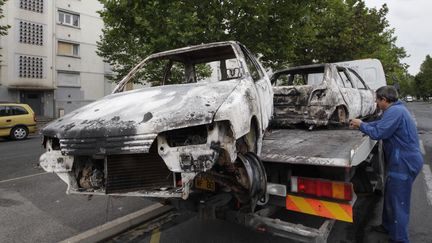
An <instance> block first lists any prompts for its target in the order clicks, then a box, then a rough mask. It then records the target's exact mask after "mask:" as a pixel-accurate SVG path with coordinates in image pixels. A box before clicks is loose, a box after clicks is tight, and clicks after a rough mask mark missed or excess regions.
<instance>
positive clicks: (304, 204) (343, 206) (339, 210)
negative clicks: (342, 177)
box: [285, 194, 355, 223]
mask: <svg viewBox="0 0 432 243" xmlns="http://www.w3.org/2000/svg"><path fill="white" fill-rule="evenodd" d="M354 202H355V197H354V199H353V200H351V201H350V202H347V203H342V202H333V201H326V200H319V199H313V198H308V197H301V196H297V195H290V194H288V195H287V196H286V205H285V206H286V209H288V210H291V211H296V212H300V213H305V214H310V215H315V216H320V217H325V218H330V219H337V220H341V221H346V222H350V223H352V222H353V205H354Z"/></svg>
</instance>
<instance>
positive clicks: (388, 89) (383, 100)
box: [376, 85, 398, 110]
mask: <svg viewBox="0 0 432 243" xmlns="http://www.w3.org/2000/svg"><path fill="white" fill-rule="evenodd" d="M397 100H398V92H397V90H396V88H395V87H393V86H390V85H387V86H382V87H381V88H379V89H377V91H376V103H377V105H378V107H379V108H380V109H381V110H386V109H387V108H388V107H389V106H390V105H391V104H392V103H393V102H396V101H397Z"/></svg>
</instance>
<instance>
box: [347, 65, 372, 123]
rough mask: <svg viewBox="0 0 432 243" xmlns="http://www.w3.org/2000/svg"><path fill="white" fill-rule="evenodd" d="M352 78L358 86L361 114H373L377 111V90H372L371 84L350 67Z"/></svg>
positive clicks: (362, 115) (364, 115)
mask: <svg viewBox="0 0 432 243" xmlns="http://www.w3.org/2000/svg"><path fill="white" fill-rule="evenodd" d="M348 72H349V75H350V78H351V80H352V81H353V83H354V85H355V86H356V88H357V90H358V92H359V94H360V98H361V106H360V116H361V117H366V116H369V115H372V114H373V113H374V112H375V108H376V106H375V92H374V91H372V90H371V89H370V88H369V86H368V85H367V84H366V83H365V81H363V79H362V78H361V77H360V75H358V74H357V73H356V72H355V71H354V70H352V69H348Z"/></svg>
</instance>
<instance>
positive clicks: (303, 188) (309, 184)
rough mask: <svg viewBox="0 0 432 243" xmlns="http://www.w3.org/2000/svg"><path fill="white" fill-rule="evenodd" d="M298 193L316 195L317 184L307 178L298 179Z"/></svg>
mask: <svg viewBox="0 0 432 243" xmlns="http://www.w3.org/2000/svg"><path fill="white" fill-rule="evenodd" d="M297 183H298V191H299V192H303V193H307V194H312V195H315V194H316V182H315V181H314V180H309V179H305V178H298V179H297Z"/></svg>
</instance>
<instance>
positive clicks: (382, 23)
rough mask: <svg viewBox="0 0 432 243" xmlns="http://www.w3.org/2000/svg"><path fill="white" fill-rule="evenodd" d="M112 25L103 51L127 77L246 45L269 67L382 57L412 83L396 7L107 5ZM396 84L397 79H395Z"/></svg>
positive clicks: (331, 3) (152, 0)
mask: <svg viewBox="0 0 432 243" xmlns="http://www.w3.org/2000/svg"><path fill="white" fill-rule="evenodd" d="M100 2H101V3H102V4H103V5H104V7H105V8H104V9H103V10H102V11H100V14H101V16H102V18H103V20H104V22H105V27H104V29H103V36H102V39H101V41H100V42H98V50H99V51H98V53H99V55H101V56H102V57H103V58H104V59H105V60H106V61H107V62H108V63H110V64H111V65H112V66H113V69H114V71H115V72H116V73H117V74H118V75H117V76H115V77H114V80H118V79H119V76H124V75H125V74H126V73H127V71H128V70H130V69H131V68H132V66H134V65H135V64H136V63H138V62H139V61H141V60H142V59H143V58H144V57H146V56H148V55H149V54H151V53H154V52H158V51H164V50H167V49H173V48H177V47H182V46H188V45H194V44H200V43H206V42H214V41H225V40H238V41H240V42H242V43H243V44H245V45H246V46H247V47H248V48H249V49H251V51H253V52H254V53H259V54H260V56H261V61H262V62H263V64H264V66H265V67H267V68H272V69H278V68H282V67H287V66H291V65H298V64H311V63H317V62H336V61H345V60H353V59H360V58H378V59H380V60H381V61H382V63H383V65H384V68H385V71H386V73H387V74H388V75H389V77H396V78H397V79H398V80H399V79H402V78H403V77H405V76H404V75H403V74H404V73H405V71H406V65H404V64H402V63H401V62H400V60H401V58H403V57H405V56H406V53H405V50H404V49H403V48H399V47H397V46H396V45H395V41H396V38H395V37H394V31H393V30H392V29H389V25H388V21H387V19H386V17H385V16H386V14H387V12H388V8H387V6H386V5H383V6H382V8H381V9H379V10H377V9H369V8H367V7H366V6H365V3H364V1H363V0H263V1H247V0H225V1H224V0H210V1H198V0H190V1H179V0H174V1H163V0H148V1H130V0H100ZM390 83H392V80H390Z"/></svg>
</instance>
